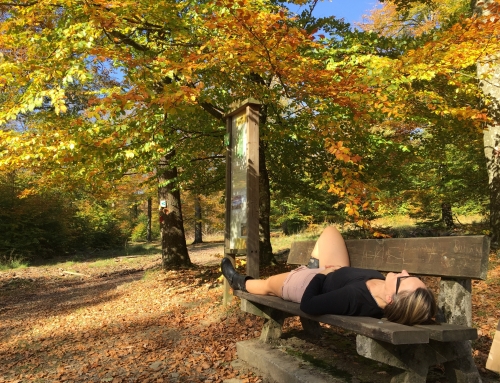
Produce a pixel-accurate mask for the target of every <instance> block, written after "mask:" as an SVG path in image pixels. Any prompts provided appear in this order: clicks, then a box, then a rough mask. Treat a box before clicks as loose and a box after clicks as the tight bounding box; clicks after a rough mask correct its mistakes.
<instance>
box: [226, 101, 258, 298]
mask: <svg viewBox="0 0 500 383" xmlns="http://www.w3.org/2000/svg"><path fill="white" fill-rule="evenodd" d="M259 113H260V103H259V102H258V101H256V100H254V99H247V100H245V101H243V102H242V103H240V104H238V105H234V109H233V111H232V112H230V113H229V114H228V115H227V116H226V125H227V135H226V137H227V140H226V144H227V155H226V223H225V233H224V253H225V256H226V257H229V258H230V259H231V260H232V262H233V264H234V263H235V258H236V256H237V255H242V256H245V255H246V261H247V263H246V274H247V275H250V276H252V277H254V278H258V277H259ZM224 286H225V288H224V304H226V303H228V302H229V301H230V299H231V297H232V295H230V294H229V285H228V283H227V281H226V280H224Z"/></svg>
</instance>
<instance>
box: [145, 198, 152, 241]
mask: <svg viewBox="0 0 500 383" xmlns="http://www.w3.org/2000/svg"><path fill="white" fill-rule="evenodd" d="M152 205H153V199H152V198H151V197H149V198H148V226H147V234H146V240H147V241H148V242H151V236H152V234H151V224H152Z"/></svg>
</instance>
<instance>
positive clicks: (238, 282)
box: [220, 257, 253, 293]
mask: <svg viewBox="0 0 500 383" xmlns="http://www.w3.org/2000/svg"><path fill="white" fill-rule="evenodd" d="M220 267H221V269H222V275H224V276H225V277H226V279H227V281H228V282H229V286H231V288H232V289H233V290H241V291H244V292H246V293H247V292H248V291H247V289H246V288H245V283H246V281H247V280H249V279H253V278H252V277H250V276H248V275H242V274H239V273H238V272H237V271H236V269H235V268H234V266H233V263H232V262H231V260H230V259H229V258H227V257H224V258H222V262H221V265H220Z"/></svg>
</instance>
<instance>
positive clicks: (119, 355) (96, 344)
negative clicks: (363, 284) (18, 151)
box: [0, 243, 500, 383]
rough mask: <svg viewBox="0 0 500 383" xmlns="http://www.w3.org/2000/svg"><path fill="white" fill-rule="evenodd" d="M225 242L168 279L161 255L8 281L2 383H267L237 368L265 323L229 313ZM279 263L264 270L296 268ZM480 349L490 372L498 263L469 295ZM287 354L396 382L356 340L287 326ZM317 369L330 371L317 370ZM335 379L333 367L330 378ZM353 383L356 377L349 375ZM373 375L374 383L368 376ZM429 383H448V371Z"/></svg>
mask: <svg viewBox="0 0 500 383" xmlns="http://www.w3.org/2000/svg"><path fill="white" fill-rule="evenodd" d="M222 250H223V248H222V244H221V243H205V244H201V245H190V246H189V252H190V257H191V260H192V262H193V263H194V264H195V266H194V267H193V268H189V269H184V270H179V271H163V270H161V268H160V265H161V257H160V255H159V253H158V252H157V248H156V249H155V248H152V249H150V251H148V252H147V254H143V255H141V254H138V255H134V254H133V252H130V253H129V254H130V255H125V256H120V255H115V256H114V255H113V254H112V253H106V255H105V256H102V255H100V256H99V255H94V256H86V257H83V256H80V257H77V258H75V257H65V258H59V259H53V260H51V262H50V263H47V264H45V265H39V266H32V267H27V268H24V269H16V270H10V271H1V272H0V360H1V361H2V363H0V382H10V383H15V382H40V383H41V382H116V383H118V382H205V383H210V382H212V383H215V382H224V381H226V382H249V383H250V382H254V383H256V382H265V379H263V378H262V377H259V376H257V375H255V374H254V373H253V372H251V371H249V370H247V369H244V368H243V369H242V368H238V367H237V365H236V364H234V363H232V362H234V360H235V359H236V358H237V355H236V347H235V343H236V342H238V341H240V340H246V339H252V338H256V337H258V336H259V335H260V329H261V325H262V320H261V319H260V318H257V317H255V316H252V315H250V314H245V313H242V312H241V311H240V310H239V302H238V299H233V302H232V303H231V304H230V305H229V306H223V305H222V283H221V279H220V278H219V277H220V269H219V266H218V265H219V262H220V259H221V257H222ZM288 268H289V266H286V265H285V264H284V262H283V263H280V265H277V266H272V267H270V268H267V269H265V270H262V272H261V273H262V275H263V276H266V275H271V274H274V273H277V272H283V271H286V270H288ZM473 305H474V307H473V312H474V318H473V320H474V326H476V327H477V328H478V330H479V339H478V340H477V341H474V342H473V350H474V351H473V352H474V358H475V361H476V364H477V366H478V368H479V371H480V373H481V375H482V377H483V382H485V383H489V382H496V381H498V379H499V375H498V374H495V373H492V372H489V371H487V370H485V368H484V366H485V363H486V358H487V355H488V353H489V349H490V347H491V343H492V337H493V335H494V331H495V328H496V325H497V322H498V320H499V319H500V259H499V258H498V257H497V256H496V255H493V254H492V255H491V257H490V272H489V275H488V279H487V280H486V281H480V282H474V285H473ZM284 331H285V334H286V336H285V339H284V341H283V343H282V344H281V346H280V347H282V349H283V350H284V351H285V352H288V353H293V354H296V355H298V354H300V355H301V357H302V358H303V359H304V360H305V362H304V363H306V361H307V362H310V363H313V364H314V360H315V358H316V357H315V355H321V354H325V353H326V352H328V353H330V354H331V355H333V357H334V358H335V359H336V360H337V361H338V363H339V365H340V366H342V365H345V366H351V368H354V371H351V372H349V371H347V372H345V371H344V372H342V373H343V374H344V376H346V374H347V376H348V378H347V380H346V381H351V382H354V381H356V382H381V383H382V382H389V381H390V377H391V374H392V371H391V370H388V369H386V368H385V367H383V366H381V365H380V364H377V363H373V362H371V361H368V360H366V359H364V358H362V357H360V356H358V355H357V354H356V351H355V346H354V344H355V342H354V335H353V334H351V333H348V332H343V331H339V330H335V329H333V328H329V327H327V326H326V327H325V329H324V336H323V337H322V338H321V339H319V340H316V341H313V340H308V339H306V338H303V335H302V332H301V331H300V322H299V321H298V320H296V319H287V320H286V322H285V328H284ZM318 366H319V367H318V368H323V367H322V366H321V365H319V364H318ZM330 371H331V369H330ZM354 376H355V377H356V378H355V379H354V378H353V377H354ZM363 376H368V378H366V379H365V378H363ZM429 379H430V380H429V382H433V383H437V382H441V383H444V382H446V380H445V379H444V375H443V373H442V369H440V367H439V366H438V367H436V368H435V369H434V371H433V372H432V374H431V375H430V378H429Z"/></svg>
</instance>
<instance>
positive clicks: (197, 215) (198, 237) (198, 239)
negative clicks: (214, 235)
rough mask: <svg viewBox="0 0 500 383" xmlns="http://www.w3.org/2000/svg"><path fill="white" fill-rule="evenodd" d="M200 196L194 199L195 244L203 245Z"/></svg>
mask: <svg viewBox="0 0 500 383" xmlns="http://www.w3.org/2000/svg"><path fill="white" fill-rule="evenodd" d="M201 225H202V221H201V201H200V196H198V195H197V196H195V198H194V242H193V244H194V243H203V232H202V227H201Z"/></svg>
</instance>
